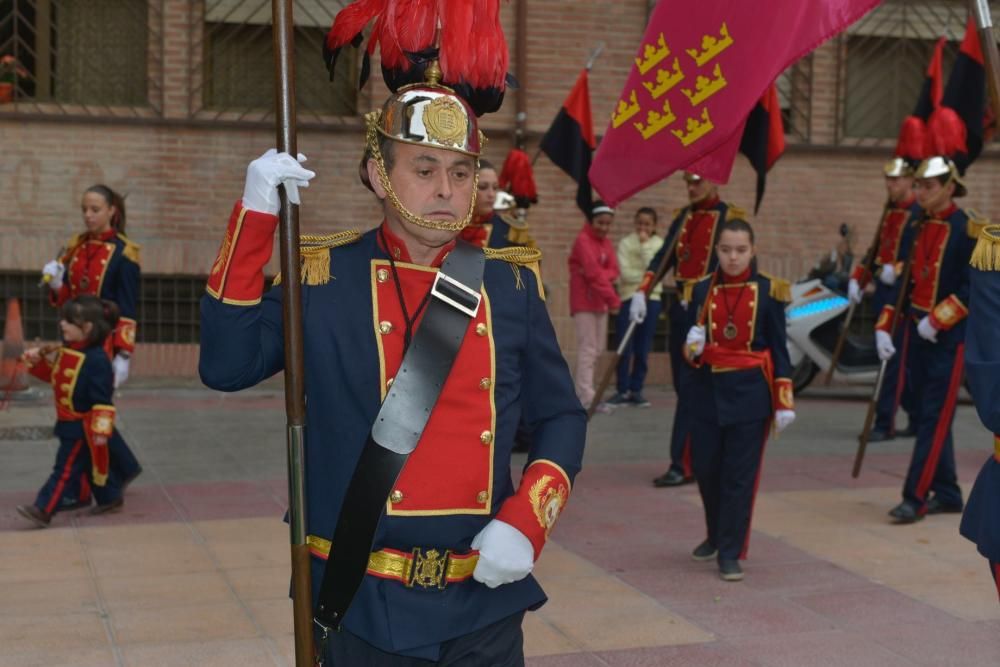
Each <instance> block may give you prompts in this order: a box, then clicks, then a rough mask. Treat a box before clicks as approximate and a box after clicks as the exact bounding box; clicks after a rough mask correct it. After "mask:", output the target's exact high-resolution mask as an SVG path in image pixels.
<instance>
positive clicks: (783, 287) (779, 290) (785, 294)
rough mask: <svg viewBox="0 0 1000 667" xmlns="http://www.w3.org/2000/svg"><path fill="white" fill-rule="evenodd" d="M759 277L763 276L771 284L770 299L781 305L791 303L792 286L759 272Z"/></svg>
mask: <svg viewBox="0 0 1000 667" xmlns="http://www.w3.org/2000/svg"><path fill="white" fill-rule="evenodd" d="M759 273H760V275H762V276H764V277H765V278H767V279H768V280H769V281H770V282H771V291H770V293H769V294H770V297H771V298H772V299H774V300H775V301H780V302H781V303H791V301H792V284H791V283H790V282H788V281H787V280H785V279H784V278H775V277H774V276H772V275H770V274H767V273H764V272H763V271H760V272H759Z"/></svg>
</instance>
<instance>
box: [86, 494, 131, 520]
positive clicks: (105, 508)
mask: <svg viewBox="0 0 1000 667" xmlns="http://www.w3.org/2000/svg"><path fill="white" fill-rule="evenodd" d="M124 505H125V499H124V498H121V497H119V498H116V499H115V500H112V501H111V502H110V503H107V504H106V505H96V506H94V507H93V508H91V510H90V513H91V514H92V515H94V516H97V515H98V514H110V513H111V512H117V511H119V510H120V509H121V508H122V507H123V506H124Z"/></svg>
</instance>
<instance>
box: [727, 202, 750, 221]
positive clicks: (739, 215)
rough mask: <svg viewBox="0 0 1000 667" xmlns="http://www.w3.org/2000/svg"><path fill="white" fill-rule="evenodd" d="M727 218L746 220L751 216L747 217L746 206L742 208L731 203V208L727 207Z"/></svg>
mask: <svg viewBox="0 0 1000 667" xmlns="http://www.w3.org/2000/svg"><path fill="white" fill-rule="evenodd" d="M726 220H742V221H744V222H746V221H748V220H750V218H749V217H747V211H746V209H745V208H740V207H739V206H733V205H732V204H730V205H729V208H727V209H726Z"/></svg>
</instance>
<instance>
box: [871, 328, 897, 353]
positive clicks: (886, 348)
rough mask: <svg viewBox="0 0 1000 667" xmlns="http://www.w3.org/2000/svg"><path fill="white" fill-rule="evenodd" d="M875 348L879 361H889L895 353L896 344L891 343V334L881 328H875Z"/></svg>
mask: <svg viewBox="0 0 1000 667" xmlns="http://www.w3.org/2000/svg"><path fill="white" fill-rule="evenodd" d="M875 349H876V351H878V358H879V360H880V361H889V360H890V359H892V355H894V354H896V346H895V345H893V344H892V336H890V335H889V332H887V331H882V330H881V329H876V330H875Z"/></svg>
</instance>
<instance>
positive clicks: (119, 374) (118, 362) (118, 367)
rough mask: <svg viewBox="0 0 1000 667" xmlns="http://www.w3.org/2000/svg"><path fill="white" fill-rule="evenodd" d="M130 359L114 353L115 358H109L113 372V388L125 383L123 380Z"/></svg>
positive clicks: (126, 376)
mask: <svg viewBox="0 0 1000 667" xmlns="http://www.w3.org/2000/svg"><path fill="white" fill-rule="evenodd" d="M130 363H131V360H130V359H129V358H128V357H123V356H122V355H121V354H116V355H115V358H114V359H112V360H111V370H113V371H114V374H115V389H117V388H118V387H120V386H121V385H123V384H125V380H127V379H128V367H129V364H130Z"/></svg>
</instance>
